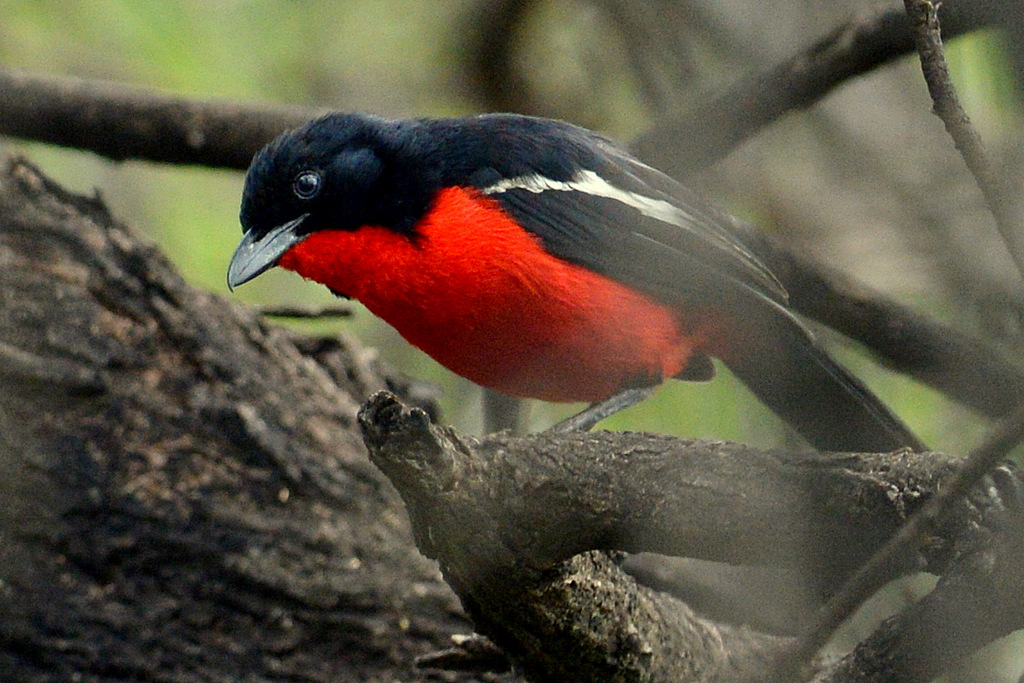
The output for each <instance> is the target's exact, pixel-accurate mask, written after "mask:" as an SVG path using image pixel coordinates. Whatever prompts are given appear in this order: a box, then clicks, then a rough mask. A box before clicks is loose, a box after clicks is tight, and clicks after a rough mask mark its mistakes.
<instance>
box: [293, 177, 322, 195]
mask: <svg viewBox="0 0 1024 683" xmlns="http://www.w3.org/2000/svg"><path fill="white" fill-rule="evenodd" d="M322 184H323V180H321V178H320V174H319V173H317V172H316V171H303V172H302V173H300V174H299V175H297V176H296V177H295V182H293V183H292V190H294V191H295V195H296V196H297V197H298V198H299V199H312V198H313V197H315V196H316V195H317V193H318V192H320V186H321V185H322Z"/></svg>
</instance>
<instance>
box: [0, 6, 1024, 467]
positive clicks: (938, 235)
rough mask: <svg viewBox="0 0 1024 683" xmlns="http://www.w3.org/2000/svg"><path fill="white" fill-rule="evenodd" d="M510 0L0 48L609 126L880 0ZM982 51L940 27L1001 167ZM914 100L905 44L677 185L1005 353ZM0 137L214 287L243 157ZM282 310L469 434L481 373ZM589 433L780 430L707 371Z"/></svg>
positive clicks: (205, 82) (1002, 316) (921, 413)
mask: <svg viewBox="0 0 1024 683" xmlns="http://www.w3.org/2000/svg"><path fill="white" fill-rule="evenodd" d="M514 4H515V3H508V2H504V3H502V2H495V3H488V2H474V1H470V0H405V1H400V2H399V1H393V0H389V1H369V0H360V1H352V2H335V3H322V2H317V3H314V2H304V1H300V0H277V1H270V0H247V1H245V2H242V1H230V0H220V1H214V2H198V1H194V2H187V1H172V0H134V1H131V2H129V1H127V0H125V1H123V2H118V1H116V0H93V1H89V2H43V1H38V0H32V1H30V0H4V2H3V3H0V65H3V66H12V67H19V68H24V69H27V70H32V71H35V72H41V73H48V74H67V75H75V76H80V77H87V78H103V79H110V80H116V81H120V82H124V83H130V84H135V85H142V86H148V87H154V88H158V89H161V90H164V91H168V92H173V93H178V94H181V95H188V96H194V97H198V98H226V99H236V100H255V101H276V102H290V103H299V104H309V105H321V106H329V107H333V108H337V109H344V110H365V111H371V112H374V113H378V114H382V115H387V116H413V115H415V116H423V115H430V116H441V115H451V114H462V113H472V112H478V111H485V110H493V109H516V110H520V111H524V112H528V113H534V114H544V115H548V116H555V117H560V118H566V119H569V120H572V121H574V122H576V123H579V124H582V125H586V126H588V127H592V128H596V129H599V130H601V131H604V132H606V133H608V134H610V135H612V136H613V137H616V138H618V139H621V140H624V141H628V140H630V139H631V138H634V137H635V136H637V135H638V134H639V133H641V132H642V131H644V130H645V129H647V128H648V127H649V126H651V125H652V124H653V123H654V122H655V121H657V119H658V117H659V116H660V115H662V114H664V113H665V112H670V111H673V110H675V109H678V108H685V107H686V105H687V103H688V102H690V101H692V100H693V98H697V97H706V96H708V93H713V92H715V91H716V90H720V89H722V88H724V87H725V86H727V85H729V84H730V83H732V82H733V81H734V80H736V79H737V78H739V77H741V76H742V75H744V74H747V73H750V72H752V71H755V70H758V69H763V68H765V67H766V66H767V65H769V64H771V63H774V62H776V61H779V60H781V59H783V58H785V57H787V56H789V55H791V54H792V53H794V52H795V51H796V50H798V49H800V48H801V47H804V46H806V45H809V44H810V43H812V42H813V41H815V40H817V39H818V38H820V37H822V36H823V35H825V34H827V33H828V32H829V31H830V30H832V29H833V28H834V27H835V26H836V25H838V23H839V22H841V21H843V20H846V19H849V18H852V17H854V16H856V15H857V14H858V13H861V12H864V11H866V10H867V8H869V7H877V5H876V4H875V3H866V2H865V3H856V2H819V3H806V2H777V3H772V11H771V12H751V11H749V10H750V7H751V6H753V5H754V3H742V2H727V3H715V2H689V3H687V2H671V3H670V2H662V1H657V0H655V1H652V2H649V3H629V2H582V1H579V2H574V1H558V2H555V1H552V2H533V3H519V4H520V5H522V6H524V7H527V9H526V10H525V11H524V12H523V13H522V15H521V16H520V17H519V18H518V19H517V21H516V23H515V24H514V25H511V26H509V27H506V28H505V29H504V32H502V31H501V30H499V31H498V32H497V33H488V32H487V31H488V29H487V27H488V26H489V25H491V24H492V23H494V22H495V17H496V16H498V15H499V14H500V12H501V11H503V9H506V8H508V7H509V6H511V5H514ZM757 6H758V7H762V8H763V5H761V4H760V3H758V4H757ZM755 15H756V16H755ZM495 36H500V37H502V38H503V39H507V44H508V45H509V46H510V49H509V51H508V52H506V53H504V54H503V58H504V59H505V61H504V62H503V68H504V69H506V71H505V72H504V77H503V79H502V80H501V82H500V83H499V86H500V87H498V88H496V87H495V83H494V82H493V80H492V81H490V82H488V80H487V73H484V72H486V68H485V66H486V64H487V63H488V62H487V61H486V60H487V59H488V58H493V57H494V55H493V54H491V53H490V51H491V50H492V48H494V47H495V45H496V44H497V42H500V41H495V40H494V37H495ZM502 44H505V43H502ZM1000 45H1001V41H1000V39H999V37H998V36H997V35H995V34H993V33H979V34H976V35H973V36H969V37H967V38H963V39H958V40H956V41H954V42H953V44H952V46H951V54H950V57H951V60H952V61H953V65H954V69H955V76H956V77H957V78H958V80H959V81H960V85H961V87H962V88H963V90H964V94H965V102H966V104H967V106H968V107H969V108H970V110H971V113H972V115H973V116H974V118H975V120H976V121H977V122H978V124H979V126H980V128H981V132H982V134H983V135H985V136H986V141H987V142H988V143H989V145H990V147H991V148H992V149H993V150H994V153H995V154H996V155H997V157H998V158H999V159H1000V160H1002V161H1004V162H1012V161H1013V160H1015V159H1017V158H1018V157H1019V155H1020V149H1019V145H1020V142H1019V140H1020V138H1021V136H1020V135H1019V133H1020V124H1021V121H1020V116H1019V100H1018V98H1017V97H1016V91H1015V88H1014V86H1013V80H1012V78H1011V76H1010V72H1009V69H1008V67H1007V65H1006V61H1005V59H1004V57H1003V54H1002V50H1001V47H1000ZM930 106H931V105H930V101H929V100H928V98H927V93H926V91H925V88H924V85H923V83H922V82H921V79H920V75H919V69H918V65H917V62H916V59H912V58H907V59H904V60H902V61H901V62H899V63H898V64H896V65H893V66H887V67H885V68H883V69H880V70H879V71H878V72H877V73H875V74H871V75H868V76H866V77H863V78H860V79H857V80H856V81H855V82H853V83H851V84H849V85H847V86H844V87H843V88H841V89H840V90H839V91H838V92H837V93H836V94H834V95H833V96H831V97H830V98H828V100H827V101H826V102H824V103H822V104H821V105H818V106H816V107H814V108H812V109H811V110H810V111H808V112H806V113H801V114H793V115H790V116H788V117H786V118H785V119H784V120H783V121H781V122H780V123H778V124H776V125H774V126H772V127H771V128H769V129H768V130H766V131H765V132H763V133H762V134H760V135H759V136H757V138H755V139H754V140H751V141H749V142H747V143H745V144H744V145H742V146H741V147H740V148H739V149H737V150H736V151H735V152H734V153H733V154H731V155H730V156H729V157H728V158H727V159H726V160H725V161H723V162H721V163H719V164H717V165H716V166H715V167H714V168H712V169H708V170H707V172H705V173H702V174H700V176H699V177H696V178H694V179H692V183H693V184H695V185H696V186H697V187H698V188H699V189H700V190H701V191H702V192H704V193H705V194H707V195H709V196H711V197H714V198H715V199H717V200H718V201H719V202H721V203H723V204H725V205H726V206H728V207H729V208H730V209H732V210H734V211H736V212H737V213H739V214H740V215H743V216H745V217H747V218H750V219H752V220H754V221H755V222H757V223H758V224H759V225H761V226H763V227H764V229H766V230H771V231H774V232H776V233H777V234H778V235H779V237H780V238H782V239H785V240H787V241H788V242H790V243H792V244H794V245H795V246H796V247H798V248H801V249H803V250H805V251H807V252H809V253H811V254H813V255H814V256H816V257H817V258H819V259H820V260H822V261H825V262H828V263H829V264H830V265H833V266H835V267H836V268H839V269H841V270H843V271H845V272H847V273H849V274H852V275H853V276H854V277H855V278H856V279H858V280H861V281H863V282H865V283H867V284H869V285H871V286H874V287H876V288H878V289H881V290H884V291H886V292H887V293H888V294H890V295H891V296H893V297H894V298H897V299H899V300H902V301H904V302H908V303H911V304H913V305H914V306H916V307H917V308H919V309H920V310H923V311H926V312H929V313H931V314H932V315H935V316H937V317H939V318H942V319H944V320H947V321H949V322H952V323H955V324H957V325H958V326H961V327H964V328H967V329H972V330H975V331H978V332H979V333H981V334H985V335H986V336H988V337H989V338H991V339H994V340H996V341H997V342H999V343H1001V344H1004V345H1006V346H1007V348H1008V349H1010V350H1011V351H1016V349H1017V344H1018V343H1019V342H1018V339H1019V331H1020V327H1021V325H1020V315H1019V309H1018V307H1017V306H1018V303H1019V302H1016V300H1015V293H1016V291H1017V289H1018V288H1019V283H1017V282H1015V281H1014V279H1013V275H1012V272H1010V271H1009V268H1008V265H1007V262H1006V258H1005V253H1003V252H1001V245H1000V244H999V243H998V241H997V240H995V239H994V237H993V234H994V233H993V230H992V227H991V221H990V219H988V217H987V216H986V214H985V212H984V209H983V208H982V207H981V204H980V198H979V196H978V193H977V191H976V189H975V188H973V185H972V183H971V181H970V179H969V178H968V177H966V174H965V173H964V171H963V168H962V163H961V162H960V160H959V158H958V157H957V156H956V154H955V152H954V151H953V150H952V145H951V144H950V143H949V140H948V138H946V137H945V135H944V134H943V133H942V129H941V124H940V123H939V122H938V121H937V119H935V118H934V117H933V116H931V114H930V113H929V111H930ZM0 149H2V150H3V151H5V152H17V153H20V154H24V155H26V156H28V157H29V158H30V159H32V160H33V161H35V162H36V163H38V164H39V165H41V166H42V168H43V169H44V171H46V172H47V173H49V174H50V175H52V176H53V177H55V178H56V179H57V180H58V181H60V182H61V183H63V184H65V185H66V186H68V187H69V188H71V189H73V190H75V191H79V192H82V193H87V194H91V193H93V192H94V190H96V191H99V192H100V193H101V194H102V196H103V197H104V198H105V200H106V201H107V202H108V203H109V204H110V205H111V207H112V208H113V210H114V212H115V214H116V215H117V216H118V217H120V218H121V219H123V220H124V221H125V222H126V223H128V224H130V225H131V226H132V227H133V228H134V229H136V230H137V231H138V232H142V233H144V234H146V235H148V236H149V237H150V238H151V239H153V240H154V241H156V242H157V243H158V244H159V245H160V246H161V247H162V248H163V249H164V250H165V251H166V253H167V254H168V255H169V256H170V258H171V259H172V260H173V261H174V262H175V263H176V264H177V265H178V267H179V268H180V269H181V271H182V273H183V274H184V276H185V277H186V278H187V279H188V280H190V281H191V282H193V283H194V284H196V285H197V286H200V287H203V288H206V289H209V290H211V291H213V292H217V293H220V294H223V295H225V296H228V295H229V294H228V292H227V288H226V286H225V283H224V270H225V267H226V264H227V261H228V258H229V257H230V255H231V252H232V250H233V248H234V246H235V244H236V242H237V240H238V239H239V237H240V231H239V226H238V220H237V211H238V202H239V195H240V191H241V185H242V176H241V174H239V173H236V172H226V171H217V170H209V169H203V168H195V167H170V166H161V165H154V164H147V163H139V162H131V163H121V164H115V163H111V162H108V161H104V160H102V159H99V158H97V157H95V156H93V155H91V154H87V153H81V152H75V151H69V150H61V149H56V148H52V147H46V146H43V145H38V144H32V143H27V142H20V141H12V140H5V141H2V142H0ZM235 296H236V297H237V298H238V299H239V300H242V301H245V302H252V303H262V304H275V303H297V302H298V303H303V304H310V305H315V304H323V303H332V297H331V296H330V295H329V294H328V293H327V291H326V290H325V289H323V288H322V287H319V286H316V285H314V284H312V283H306V282H303V281H301V280H300V279H299V278H298V277H297V276H295V275H294V274H291V273H286V272H281V271H277V272H271V273H269V274H268V275H266V276H263V277H261V278H259V279H258V280H256V281H255V282H253V283H252V284H249V285H246V286H245V287H244V288H242V289H241V290H240V291H239V292H237V293H236V294H235ZM1008 301H1010V302H1011V303H1007V302H1008ZM994 302H995V303H994ZM296 325H298V326H300V327H301V329H306V330H309V331H311V332H316V333H331V332H333V331H336V330H337V329H338V328H339V327H340V328H344V330H346V332H347V333H349V334H352V335H355V336H357V337H358V338H360V339H361V340H363V342H364V343H366V344H368V345H371V346H373V347H375V348H378V349H379V350H380V354H381V356H382V357H383V358H384V359H385V360H386V361H387V362H388V363H389V364H391V365H392V366H393V367H394V368H397V369H400V370H401V371H403V372H405V373H407V374H409V375H411V376H414V377H418V378H423V379H427V380H430V381H433V382H437V383H438V384H439V385H441V386H442V387H443V391H444V400H443V408H444V410H445V419H446V420H448V421H451V422H454V423H455V424H456V425H458V426H460V427H462V428H464V429H470V430H478V429H479V397H480V392H479V390H478V389H477V388H476V387H473V386H472V385H470V384H469V383H467V382H465V381H463V380H460V379H459V378H457V377H454V376H452V375H451V374H450V373H448V372H446V371H444V370H443V369H441V368H439V367H438V366H436V365H435V364H434V363H432V362H431V361H430V360H429V359H427V358H426V357H425V356H423V355H422V354H420V353H419V352H417V351H415V350H413V349H411V348H409V347H408V346H407V345H405V344H404V343H402V342H401V340H400V339H398V338H397V337H396V335H395V334H394V333H393V332H392V331H390V330H389V329H388V328H387V327H386V326H384V325H382V324H380V323H379V322H377V321H375V320H374V319H373V318H372V316H370V315H369V314H368V313H366V312H365V311H360V312H359V313H358V314H357V315H356V316H355V317H354V318H352V319H347V320H342V321H340V322H339V321H337V320H333V321H330V322H326V323H318V324H316V325H313V324H309V323H296ZM826 338H827V339H828V341H829V343H830V344H833V345H834V348H836V350H837V353H838V354H839V355H841V356H842V358H843V359H844V361H845V362H847V363H848V364H849V365H851V366H852V368H853V369H854V370H855V371H856V372H858V373H859V374H861V375H862V376H864V377H865V378H866V380H867V381H868V382H869V384H870V385H871V386H872V387H873V388H874V389H876V390H877V391H878V393H880V394H881V395H882V396H883V398H884V399H885V400H886V401H888V402H889V403H890V404H891V405H892V406H893V407H894V408H895V410H896V411H897V412H898V413H900V414H901V415H903V416H904V417H905V419H906V420H907V421H908V422H909V423H910V424H911V425H912V426H913V427H914V428H915V429H917V430H918V431H919V432H920V434H921V435H922V436H923V437H924V438H925V440H927V441H928V442H929V443H931V444H933V445H934V446H936V447H938V448H942V449H947V450H953V451H962V450H963V449H965V448H968V447H970V446H971V445H972V444H973V443H974V442H975V441H976V439H977V438H978V436H979V435H980V434H981V432H982V429H983V427H984V424H983V422H982V421H980V420H979V419H978V418H977V417H975V416H973V415H971V414H969V413H968V412H967V411H965V410H963V409H960V408H958V407H956V406H954V405H952V404H951V403H950V402H948V401H946V400H945V399H943V398H942V397H940V396H938V395H936V394H935V393H934V392H932V391H929V390H926V389H923V388H921V387H920V386H918V385H916V384H914V383H912V382H909V381H907V380H905V379H902V378H900V377H897V376H894V375H892V374H891V373H888V372H886V371H885V370H883V369H881V368H879V367H877V366H876V365H875V364H873V363H872V362H871V361H870V360H868V359H867V358H866V357H865V356H864V355H863V354H861V353H860V352H859V351H858V350H857V349H854V348H852V345H850V344H848V343H845V342H843V341H842V340H838V339H833V338H832V337H831V336H828V335H826ZM723 374H725V373H723ZM575 409H576V407H568V406H550V405H542V404H538V405H534V406H533V407H532V412H531V422H530V424H531V426H532V428H539V427H543V426H545V425H547V424H550V422H551V421H552V420H554V419H557V418H558V417H561V416H564V415H567V414H569V413H571V412H573V411H574V410H575ZM605 426H607V427H608V428H613V429H637V430H641V429H642V430H656V431H663V432H670V433H676V434H680V435H685V436H693V437H707V438H723V439H740V440H747V441H751V442H755V443H760V444H778V443H785V442H786V440H787V439H789V438H792V437H790V436H788V435H787V434H786V432H785V430H784V429H782V427H781V426H780V425H779V423H778V422H777V421H776V420H775V419H774V418H773V417H772V416H771V415H770V414H768V413H767V411H766V410H765V409H763V408H762V407H761V406H760V405H759V404H757V402H756V401H754V400H753V399H752V398H750V396H749V395H748V394H747V392H746V391H745V390H744V389H743V388H742V387H741V386H740V385H738V384H737V383H736V382H735V381H734V380H732V379H731V378H729V377H727V376H723V377H720V378H719V379H717V380H716V381H714V382H711V383H708V384H699V385H695V384H683V383H678V382H670V383H668V385H666V386H665V387H664V388H663V389H662V390H661V391H660V392H659V393H658V395H657V396H656V398H654V399H652V400H651V401H648V402H647V403H645V404H644V405H642V406H639V407H637V408H634V409H631V410H630V411H627V412H625V413H623V414H620V415H618V416H616V417H615V418H613V419H611V420H609V421H607V422H606V423H605Z"/></svg>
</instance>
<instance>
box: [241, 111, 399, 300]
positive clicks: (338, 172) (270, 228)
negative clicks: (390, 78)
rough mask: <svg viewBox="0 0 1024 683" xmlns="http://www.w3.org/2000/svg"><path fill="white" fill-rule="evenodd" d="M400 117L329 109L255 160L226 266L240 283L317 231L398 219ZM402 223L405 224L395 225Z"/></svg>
mask: <svg viewBox="0 0 1024 683" xmlns="http://www.w3.org/2000/svg"><path fill="white" fill-rule="evenodd" d="M398 137H400V136H399V135H398V131H397V130H396V129H395V124H394V122H389V121H386V120H384V119H380V118H376V117H373V116H368V115H363V114H330V115H328V116H324V117H322V118H320V119H317V120H315V121H311V122H310V123H308V124H306V125H304V126H302V127H300V128H296V129H295V130H291V131H288V132H286V133H283V134H282V135H280V136H279V137H278V138H277V139H276V140H274V141H273V142H271V143H270V144H269V145H267V146H266V147H264V148H263V149H262V150H261V151H260V152H259V153H258V154H256V156H255V157H254V158H253V161H252V165H251V166H250V167H249V171H248V173H247V174H246V177H245V189H244V191H243V193H242V208H241V214H240V219H241V223H242V230H243V232H244V233H245V236H244V237H243V240H242V243H241V244H240V245H239V247H238V249H237V250H236V251H235V255H234V256H233V257H232V260H231V265H230V266H229V269H228V285H229V286H230V287H236V286H238V285H240V284H242V283H243V282H247V281H248V280H251V279H252V278H254V277H256V276H257V275H259V274H260V273H262V272H264V271H265V270H267V269H269V268H271V267H273V266H274V265H275V264H276V263H277V260H278V259H279V258H280V257H281V255H282V254H284V253H285V252H286V251H287V250H288V249H289V248H291V247H292V246H294V245H295V244H298V243H299V242H301V241H302V239H304V238H305V237H306V236H308V235H309V234H311V233H312V232H314V231H316V230H321V229H325V228H329V229H332V230H355V229H357V228H359V227H360V226H363V225H367V224H382V225H388V224H389V223H396V224H397V223H399V222H400V221H399V220H398V219H397V218H396V217H394V216H391V215H388V214H389V212H390V213H394V211H395V207H394V206H393V204H394V197H395V196H402V195H400V194H396V193H395V192H393V191H391V190H390V189H389V188H390V187H391V186H392V185H393V184H394V183H395V178H394V177H393V176H394V169H395V168H399V167H401V166H402V165H401V164H396V163H394V159H393V157H394V155H395V153H396V152H395V146H396V145H395V140H396V139H397V138H398ZM396 227H399V226H397V225H396Z"/></svg>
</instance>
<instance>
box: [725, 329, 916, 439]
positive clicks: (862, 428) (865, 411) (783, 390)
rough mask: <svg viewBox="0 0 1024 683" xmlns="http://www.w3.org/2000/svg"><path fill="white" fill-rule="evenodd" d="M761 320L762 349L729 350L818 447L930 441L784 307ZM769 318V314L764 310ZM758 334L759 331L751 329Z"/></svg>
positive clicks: (735, 363)
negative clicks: (822, 346) (734, 352)
mask: <svg viewBox="0 0 1024 683" xmlns="http://www.w3.org/2000/svg"><path fill="white" fill-rule="evenodd" d="M769 317H771V318H774V319H773V320H771V321H770V322H769V323H768V324H767V325H766V326H765V327H761V326H759V329H758V331H757V333H756V338H755V339H754V340H748V341H753V345H754V346H755V347H757V349H758V352H755V353H749V348H750V347H749V346H748V347H747V351H748V352H746V353H743V354H727V355H725V354H724V355H723V356H724V357H723V361H724V362H725V364H726V366H728V367H729V369H730V370H732V371H733V373H735V374H736V376H737V377H739V378H740V380H741V381H742V382H743V383H744V384H746V385H747V387H748V388H749V389H750V390H751V391H752V392H753V393H754V394H755V395H756V396H757V397H758V398H759V399H761V401H763V402H764V403H765V404H766V405H767V406H768V407H769V408H771V409H772V410H773V411H774V412H775V413H776V414H777V415H778V416H779V417H781V418H782V419H783V420H785V421H786V422H787V423H789V424H790V425H791V426H792V427H793V428H794V429H796V430H797V431H798V432H799V433H800V434H801V435H802V436H803V437H804V438H806V439H807V440H808V441H809V442H810V443H811V445H813V446H814V447H815V448H818V449H821V450H825V451H846V452H866V453H882V452H887V451H892V450H895V449H897V448H901V447H904V446H907V447H910V448H913V449H914V450H924V449H925V446H924V444H923V443H921V441H920V440H918V438H917V437H916V436H915V435H914V434H913V433H912V432H911V431H910V429H909V428H907V426H906V425H904V424H903V422H902V421H901V420H900V419H899V418H898V417H896V415H895V414H893V412H892V411H891V410H889V408H888V407H887V406H886V405H885V404H884V403H882V401H881V400H880V399H879V398H878V397H877V396H875V395H874V394H873V393H871V391H870V390H869V389H868V388H867V387H866V386H864V385H863V384H862V383H861V382H860V380H858V379H857V378H856V377H854V376H853V375H852V374H850V372H849V371H847V370H846V369H845V368H843V367H842V366H840V365H839V364H838V363H836V361H834V360H832V358H831V357H829V356H828V354H826V353H825V351H824V350H823V349H822V348H821V347H820V346H819V345H818V344H817V342H816V341H815V340H814V338H813V336H812V335H811V333H810V332H809V331H808V330H806V329H805V328H804V327H803V326H802V325H801V324H800V323H799V322H797V321H796V320H794V319H792V318H791V317H789V315H788V314H787V313H784V312H783V311H781V310H778V311H776V312H775V314H774V315H772V316H769ZM759 319H760V321H761V322H762V323H763V322H765V320H764V317H761V316H759ZM751 336H754V335H751Z"/></svg>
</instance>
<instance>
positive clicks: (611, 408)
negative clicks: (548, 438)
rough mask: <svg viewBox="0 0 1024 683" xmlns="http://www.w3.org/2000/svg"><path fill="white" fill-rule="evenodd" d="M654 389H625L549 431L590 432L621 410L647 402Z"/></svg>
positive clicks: (559, 423) (564, 432)
mask: <svg viewBox="0 0 1024 683" xmlns="http://www.w3.org/2000/svg"><path fill="white" fill-rule="evenodd" d="M654 389H655V387H640V388H637V389H623V390H622V391H620V392H618V393H616V394H612V395H611V396H609V397H608V398H606V399H604V400H603V401H598V402H597V403H592V404H590V405H589V406H587V407H586V408H584V409H583V410H581V411H580V412H578V413H576V414H575V415H573V416H572V417H568V418H566V419H564V420H562V421H561V422H558V423H556V424H555V425H554V426H552V427H549V428H548V430H547V431H549V432H552V433H554V434H566V433H568V432H585V431H588V430H590V429H591V428H592V427H593V426H594V425H596V424H597V423H598V422H600V421H601V420H603V419H605V418H606V417H611V416H612V415H614V414H615V413H617V412H619V411H620V410H625V409H626V408H630V407H632V406H635V405H636V404H637V403H640V402H641V401H644V400H646V399H647V398H649V397H650V395H651V394H653V393H654Z"/></svg>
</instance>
